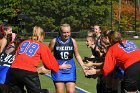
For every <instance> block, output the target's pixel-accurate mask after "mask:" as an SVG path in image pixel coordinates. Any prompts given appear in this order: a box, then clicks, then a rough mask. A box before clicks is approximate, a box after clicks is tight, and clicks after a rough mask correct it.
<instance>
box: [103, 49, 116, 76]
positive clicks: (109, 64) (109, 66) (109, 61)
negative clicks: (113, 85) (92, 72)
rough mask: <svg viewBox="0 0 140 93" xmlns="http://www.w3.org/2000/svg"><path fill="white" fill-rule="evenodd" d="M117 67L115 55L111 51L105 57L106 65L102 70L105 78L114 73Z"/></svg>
mask: <svg viewBox="0 0 140 93" xmlns="http://www.w3.org/2000/svg"><path fill="white" fill-rule="evenodd" d="M115 65H116V59H115V56H114V55H113V53H112V50H111V49H109V50H108V52H107V54H106V56H105V61H104V65H103V68H102V70H101V71H102V73H103V74H104V76H107V75H108V74H109V73H110V72H111V71H113V69H114V66H115Z"/></svg>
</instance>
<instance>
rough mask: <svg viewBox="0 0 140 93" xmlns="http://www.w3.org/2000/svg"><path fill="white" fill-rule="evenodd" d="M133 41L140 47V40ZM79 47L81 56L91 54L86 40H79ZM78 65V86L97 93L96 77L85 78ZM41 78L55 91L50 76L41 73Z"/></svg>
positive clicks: (51, 91)
mask: <svg viewBox="0 0 140 93" xmlns="http://www.w3.org/2000/svg"><path fill="white" fill-rule="evenodd" d="M132 41H133V42H135V43H136V44H137V46H138V47H139V48H140V40H132ZM77 43H78V47H79V53H80V55H81V57H84V56H90V55H91V51H90V49H88V48H87V47H86V45H85V41H79V40H78V42H77ZM76 65H77V82H76V86H78V87H80V88H82V89H84V90H86V91H89V92H91V93H96V79H92V78H91V79H88V78H85V76H84V74H83V72H82V69H81V68H80V67H79V64H78V62H76ZM40 80H41V85H42V88H47V89H48V90H49V91H50V93H55V90H54V89H55V88H54V85H53V82H52V80H51V79H50V78H48V77H46V76H42V75H40Z"/></svg>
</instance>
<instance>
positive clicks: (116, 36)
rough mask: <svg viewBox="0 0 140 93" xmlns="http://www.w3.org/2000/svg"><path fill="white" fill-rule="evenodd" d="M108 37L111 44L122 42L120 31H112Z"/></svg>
mask: <svg viewBox="0 0 140 93" xmlns="http://www.w3.org/2000/svg"><path fill="white" fill-rule="evenodd" d="M108 38H109V41H110V43H111V44H115V43H120V44H122V36H121V34H120V33H119V32H118V31H110V32H109V33H108Z"/></svg>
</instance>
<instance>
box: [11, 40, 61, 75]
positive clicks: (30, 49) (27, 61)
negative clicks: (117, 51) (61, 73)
mask: <svg viewBox="0 0 140 93" xmlns="http://www.w3.org/2000/svg"><path fill="white" fill-rule="evenodd" d="M41 60H42V62H43V65H44V66H45V68H47V69H50V70H53V71H54V72H58V70H59V65H58V63H57V61H56V59H55V58H54V56H53V55H52V53H51V51H50V49H49V48H48V46H46V45H45V44H43V43H41V42H37V41H33V40H25V41H23V42H22V43H21V44H20V45H19V47H18V49H17V51H16V58H15V60H14V62H13V63H12V66H11V67H12V68H18V69H23V70H28V71H33V72H36V71H37V69H36V68H37V66H38V65H39V63H40V62H41Z"/></svg>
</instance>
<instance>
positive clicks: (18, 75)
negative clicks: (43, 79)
mask: <svg viewBox="0 0 140 93" xmlns="http://www.w3.org/2000/svg"><path fill="white" fill-rule="evenodd" d="M9 75H10V76H11V80H10V82H9V83H8V85H9V86H10V93H25V90H24V87H26V90H27V93H40V91H41V85H40V80H39V77H38V73H37V72H30V71H26V70H21V69H15V68H12V69H11V71H10V73H9Z"/></svg>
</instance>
